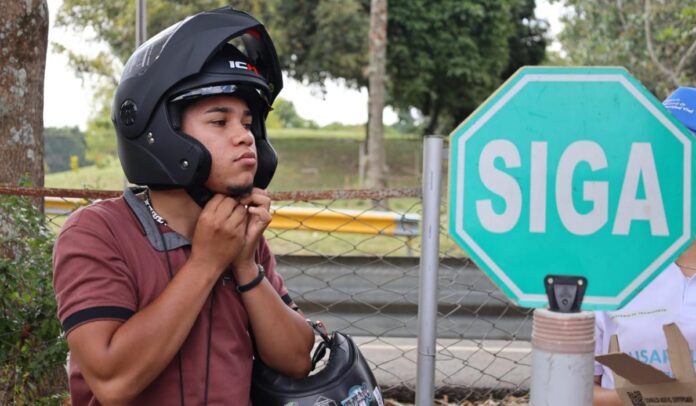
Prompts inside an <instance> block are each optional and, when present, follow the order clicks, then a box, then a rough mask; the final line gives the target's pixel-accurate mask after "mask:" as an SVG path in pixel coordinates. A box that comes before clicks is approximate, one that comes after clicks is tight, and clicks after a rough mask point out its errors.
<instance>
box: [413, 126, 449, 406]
mask: <svg viewBox="0 0 696 406" xmlns="http://www.w3.org/2000/svg"><path fill="white" fill-rule="evenodd" d="M442 155H443V154H442V138H440V137H437V136H427V137H425V140H424V142H423V198H422V199H423V225H422V232H421V237H422V241H421V258H420V284H419V287H420V288H419V291H418V370H417V376H416V378H417V386H416V405H417V406H431V405H432V404H433V400H434V397H435V354H436V347H435V345H436V342H435V339H436V336H437V272H438V265H439V256H440V255H439V252H440V191H441V183H442V179H441V178H442Z"/></svg>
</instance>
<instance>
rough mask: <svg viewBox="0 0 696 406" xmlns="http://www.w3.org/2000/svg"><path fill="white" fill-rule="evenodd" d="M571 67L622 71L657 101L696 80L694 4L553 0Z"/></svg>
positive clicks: (682, 0) (688, 0)
mask: <svg viewBox="0 0 696 406" xmlns="http://www.w3.org/2000/svg"><path fill="white" fill-rule="evenodd" d="M557 1H559V2H561V3H563V4H564V5H565V6H567V7H569V8H570V13H568V14H567V15H566V16H565V17H564V18H563V22H564V24H565V25H564V29H563V31H562V32H561V35H560V41H561V43H562V45H563V48H564V49H565V51H566V52H567V55H568V57H569V58H570V59H571V62H572V63H574V64H580V65H620V66H624V67H626V68H627V69H628V70H629V71H630V72H631V73H632V74H633V75H635V76H636V77H637V78H638V79H639V80H640V81H641V82H642V83H643V84H644V85H645V86H646V87H647V88H648V89H649V90H650V91H652V92H653V93H654V94H655V95H656V96H657V97H659V98H664V97H665V96H667V95H668V94H669V93H670V92H671V91H672V90H673V89H674V88H675V87H677V86H679V85H689V84H693V82H694V80H696V31H694V30H693V27H694V26H696V0H680V1H651V0H638V1H625V2H621V1H610V0H557Z"/></svg>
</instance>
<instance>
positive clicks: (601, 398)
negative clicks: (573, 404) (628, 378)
mask: <svg viewBox="0 0 696 406" xmlns="http://www.w3.org/2000/svg"><path fill="white" fill-rule="evenodd" d="M601 385H602V376H601V375H598V376H595V377H594V387H593V388H592V405H593V406H621V405H622V403H621V399H620V398H619V394H618V393H616V391H615V390H612V389H606V388H602V386H601Z"/></svg>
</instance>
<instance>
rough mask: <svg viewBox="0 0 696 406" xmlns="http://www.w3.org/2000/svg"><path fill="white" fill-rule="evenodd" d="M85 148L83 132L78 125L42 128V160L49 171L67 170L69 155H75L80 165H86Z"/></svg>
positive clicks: (68, 167)
mask: <svg viewBox="0 0 696 406" xmlns="http://www.w3.org/2000/svg"><path fill="white" fill-rule="evenodd" d="M86 149H87V145H86V143H85V134H84V133H83V132H82V131H80V129H79V128H78V127H60V128H59V127H47V128H46V129H44V162H45V164H46V167H47V172H49V173H52V172H62V171H67V170H69V169H70V157H71V156H76V157H77V159H78V162H79V164H80V166H84V165H88V164H89V161H87V160H86V159H85V150H86Z"/></svg>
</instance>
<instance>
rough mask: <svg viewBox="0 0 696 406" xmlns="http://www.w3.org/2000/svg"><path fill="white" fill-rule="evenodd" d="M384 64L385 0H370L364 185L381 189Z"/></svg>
mask: <svg viewBox="0 0 696 406" xmlns="http://www.w3.org/2000/svg"><path fill="white" fill-rule="evenodd" d="M386 65H387V0H372V5H371V7H370V65H369V77H368V79H369V87H368V110H369V113H368V125H367V127H368V128H367V152H368V165H367V167H368V169H367V186H368V187H371V188H384V187H386V186H387V181H386V174H385V172H386V166H387V165H386V163H387V162H386V161H387V160H386V152H385V148H384V124H383V123H382V112H383V110H384V93H385V88H384V76H385V70H386Z"/></svg>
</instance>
